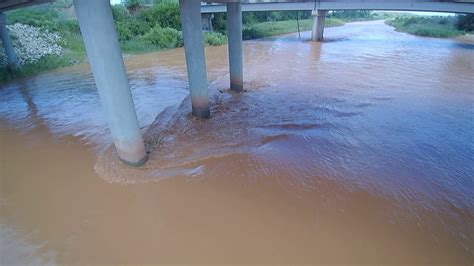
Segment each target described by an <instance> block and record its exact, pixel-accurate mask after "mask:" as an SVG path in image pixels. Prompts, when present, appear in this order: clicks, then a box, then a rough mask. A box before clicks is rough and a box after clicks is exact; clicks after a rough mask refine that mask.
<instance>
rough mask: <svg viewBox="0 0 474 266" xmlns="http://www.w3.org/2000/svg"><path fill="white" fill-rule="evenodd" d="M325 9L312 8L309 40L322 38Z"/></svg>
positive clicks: (320, 39) (317, 40)
mask: <svg viewBox="0 0 474 266" xmlns="http://www.w3.org/2000/svg"><path fill="white" fill-rule="evenodd" d="M327 13H328V11H327V10H316V9H315V10H313V11H312V12H311V15H312V16H313V26H312V28H311V40H313V41H316V42H320V41H322V40H323V38H324V23H325V21H326V15H327Z"/></svg>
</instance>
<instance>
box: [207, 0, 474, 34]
mask: <svg viewBox="0 0 474 266" xmlns="http://www.w3.org/2000/svg"><path fill="white" fill-rule="evenodd" d="M220 2H230V1H220ZM240 2H241V3H242V12H248V11H312V15H313V25H312V29H311V39H312V40H313V41H322V39H323V34H324V22H325V17H326V14H327V11H328V10H378V11H427V12H445V13H474V0H454V1H445V0H444V1H443V0H437V1H426V0H425V1H423V0H399V1H393V0H273V1H272V0H243V1H240ZM223 12H227V5H226V4H224V3H206V4H202V5H201V13H202V23H203V28H204V29H207V30H211V31H212V18H213V17H214V16H213V14H215V13H223Z"/></svg>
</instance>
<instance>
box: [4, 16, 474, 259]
mask: <svg viewBox="0 0 474 266" xmlns="http://www.w3.org/2000/svg"><path fill="white" fill-rule="evenodd" d="M309 34H310V33H309V32H305V33H303V34H302V38H301V39H299V38H298V36H297V35H287V36H281V37H276V38H271V39H265V40H257V41H247V42H245V43H244V52H245V62H244V66H245V69H244V79H245V89H246V91H245V92H244V93H242V94H236V93H233V92H230V91H229V90H228V78H229V77H228V66H227V48H226V46H220V47H207V48H206V57H207V68H208V75H209V81H210V94H211V96H210V97H211V104H212V105H211V112H212V118H211V119H210V120H200V119H196V118H193V117H191V116H190V114H189V103H188V102H187V100H186V99H185V98H186V96H187V94H188V91H187V81H186V68H185V63H184V56H183V50H182V49H174V50H169V51H164V52H158V53H151V54H145V55H135V56H129V57H127V58H126V59H125V62H126V66H127V70H128V74H129V78H130V83H131V86H132V92H133V97H134V101H135V105H136V108H137V113H138V117H139V120H140V125H141V126H142V128H143V132H144V135H145V139H146V142H147V148H148V150H149V151H150V160H149V161H148V162H147V163H146V165H145V166H144V167H142V168H139V169H134V168H129V167H124V166H122V165H121V164H120V163H118V162H117V160H116V157H115V154H114V152H113V148H110V145H111V138H110V136H109V132H108V129H107V125H106V122H105V119H104V117H103V115H102V111H101V106H100V101H99V98H98V94H97V91H96V89H95V86H94V81H93V79H92V75H91V74H90V69H89V68H88V66H86V65H82V66H74V67H70V68H65V69H61V70H57V71H53V72H48V73H45V74H42V75H39V76H36V77H32V78H27V79H23V80H20V81H15V82H12V83H9V84H2V88H1V90H0V128H1V148H0V151H1V165H0V168H1V183H0V185H1V187H0V188H1V190H0V191H1V196H0V208H1V216H0V239H1V243H0V244H1V255H2V256H1V262H2V264H11V263H15V262H16V263H18V264H26V263H33V264H53V265H54V264H63V263H134V264H136V263H172V262H181V263H199V262H200V263H224V262H227V263H229V262H234V263H305V262H306V263H308V262H320V263H375V264H380V263H394V264H405V263H427V264H433V263H444V264H455V263H457V264H467V265H470V264H472V262H473V261H474V251H473V231H474V228H473V224H474V223H473V221H474V189H473V188H474V184H473V178H474V163H473V158H474V141H473V134H474V133H473V132H474V75H473V73H474V45H473V44H470V43H468V42H465V41H463V40H451V39H444V40H443V39H433V38H420V37H415V36H411V35H407V34H403V33H397V32H395V31H393V29H392V28H390V27H388V26H386V25H385V24H384V23H383V22H380V21H375V22H358V23H349V24H347V25H346V26H343V27H337V28H328V29H326V33H325V37H326V40H325V42H323V43H314V42H311V41H308V39H309ZM183 100H184V102H183ZM182 102H183V103H182Z"/></svg>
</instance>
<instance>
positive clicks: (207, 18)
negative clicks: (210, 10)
mask: <svg viewBox="0 0 474 266" xmlns="http://www.w3.org/2000/svg"><path fill="white" fill-rule="evenodd" d="M213 18H214V14H207V13H204V14H201V24H202V30H203V31H207V32H212V19H213Z"/></svg>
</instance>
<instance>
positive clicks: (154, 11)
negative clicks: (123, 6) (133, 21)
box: [137, 2, 181, 30]
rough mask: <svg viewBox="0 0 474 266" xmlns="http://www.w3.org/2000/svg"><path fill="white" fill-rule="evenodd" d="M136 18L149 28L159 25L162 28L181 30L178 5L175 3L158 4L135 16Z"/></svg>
mask: <svg viewBox="0 0 474 266" xmlns="http://www.w3.org/2000/svg"><path fill="white" fill-rule="evenodd" d="M137 18H138V19H139V20H140V21H142V22H145V23H148V25H149V26H150V27H153V26H155V25H159V26H160V27H162V28H173V29H176V30H181V20H180V17H179V4H178V3H176V2H160V3H157V4H155V5H153V7H151V8H149V9H146V10H143V11H141V12H140V13H138V14H137Z"/></svg>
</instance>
